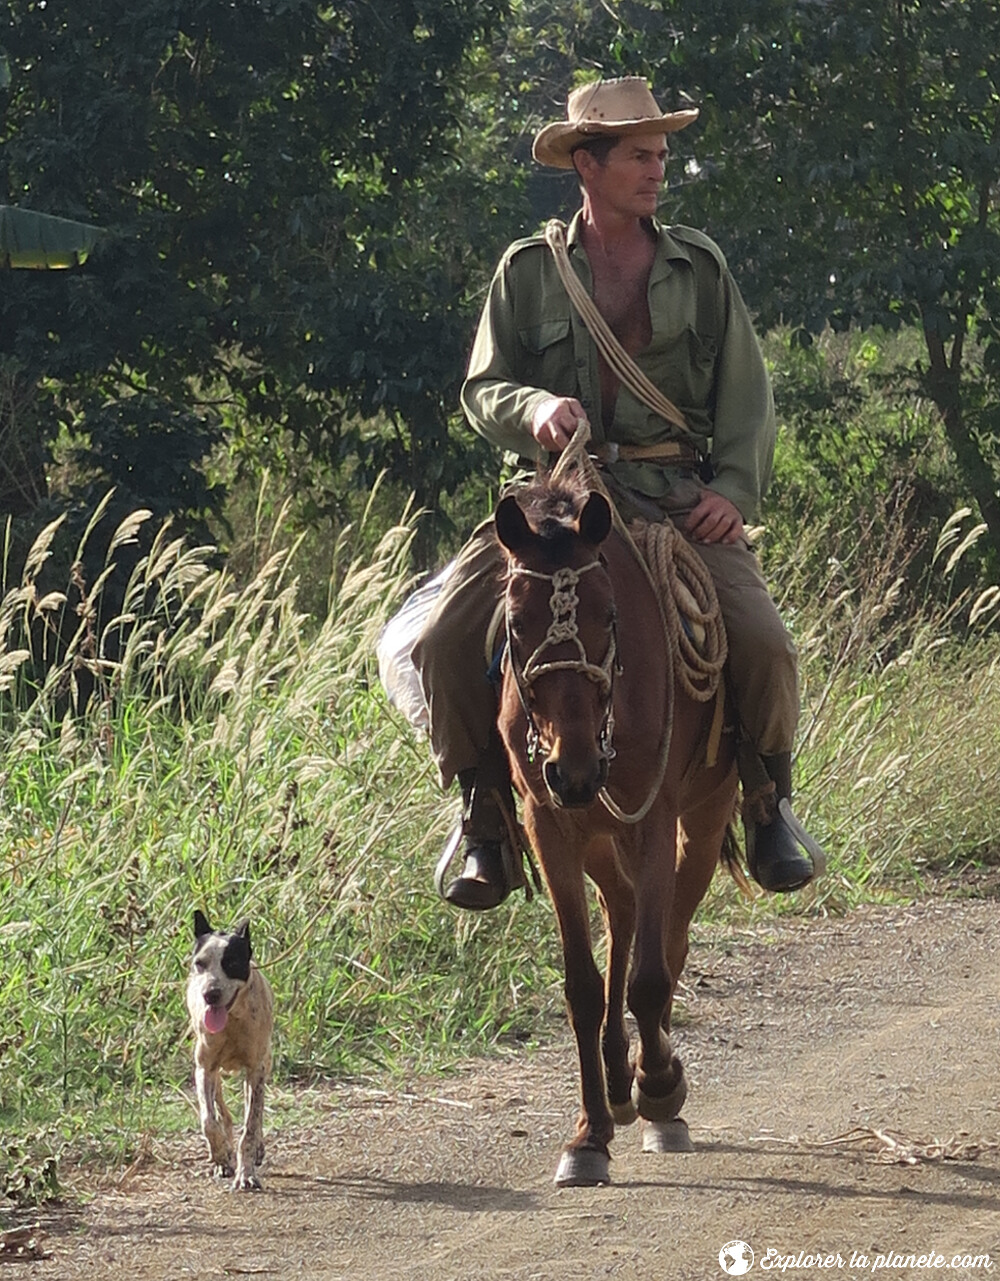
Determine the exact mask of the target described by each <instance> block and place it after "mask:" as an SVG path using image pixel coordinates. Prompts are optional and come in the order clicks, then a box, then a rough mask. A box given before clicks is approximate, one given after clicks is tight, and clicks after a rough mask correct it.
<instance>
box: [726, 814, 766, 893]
mask: <svg viewBox="0 0 1000 1281" xmlns="http://www.w3.org/2000/svg"><path fill="white" fill-rule="evenodd" d="M738 821H739V820H738V819H737V818H736V816H735V814H734V815H733V817H732V819H731V820H730V822H729V824H728V826H727V827H726V834H725V836H723V838H722V849H721V850H720V851H719V862H720V863H722V864H723V865H724V867H725V869H726V871H727V872H728V873H729V875H730V876H731V877H732V878H733V880H734V881H735V882H736V884H737V886H738V887H739V890H740V893H741V894H742V895H743V896H744V897H745V898H748V899H755V898H756V897H757V893H756V891H755V890H754V888H753V886H752V885H751V884H750V881H749V879H748V878H747V874H746V871H745V867H746V862H745V859H744V858H743V851H742V849H741V848H740V839H739V837H738V836H737V826H736V825H737V823H738Z"/></svg>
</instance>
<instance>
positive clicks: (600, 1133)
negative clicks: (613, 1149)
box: [536, 844, 615, 1186]
mask: <svg viewBox="0 0 1000 1281" xmlns="http://www.w3.org/2000/svg"><path fill="white" fill-rule="evenodd" d="M536 848H538V850H539V853H540V856H541V862H542V867H543V870H544V872H545V877H546V880H547V882H548V886H549V892H550V894H551V895H552V902H553V904H554V905H555V909H556V915H557V917H558V920H559V934H560V938H561V940H562V950H563V965H564V973H565V976H566V979H565V988H564V990H565V993H566V1005H567V1009H568V1012H569V1019H570V1023H571V1025H572V1027H573V1033H574V1036H575V1037H576V1046H577V1053H578V1055H579V1060H580V1087H581V1111H580V1116H579V1119H578V1121H577V1128H576V1134H575V1136H574V1137H573V1138H572V1139H571V1140H570V1142H569V1143H568V1144H567V1145H566V1148H565V1150H564V1151H563V1155H562V1159H561V1161H560V1162H559V1167H558V1169H557V1171H556V1183H558V1184H560V1185H561V1186H591V1185H593V1184H597V1183H607V1182H608V1178H609V1174H608V1171H609V1168H610V1153H609V1151H608V1144H609V1143H610V1142H611V1139H612V1136H613V1135H614V1130H615V1127H614V1121H613V1120H612V1117H611V1112H610V1111H609V1109H608V1100H607V1093H606V1087H605V1082H604V1064H603V1062H602V1060H601V1048H600V1036H601V1025H602V1023H603V1022H604V984H603V982H602V980H601V975H600V971H599V970H598V968H597V966H596V965H595V963H594V957H593V952H592V950H591V939H590V923H589V919H588V912H587V896H586V890H585V888H584V881H583V870H582V868H581V867H580V865H579V862H575V860H573V859H570V858H566V857H564V858H563V859H562V860H559V859H553V858H552V857H551V855H550V856H549V857H548V858H546V856H545V848H546V847H545V845H544V844H539V845H537V846H536ZM553 864H555V866H553Z"/></svg>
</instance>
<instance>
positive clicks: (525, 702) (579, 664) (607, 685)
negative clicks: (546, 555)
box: [504, 560, 621, 762]
mask: <svg viewBox="0 0 1000 1281" xmlns="http://www.w3.org/2000/svg"><path fill="white" fill-rule="evenodd" d="M599 568H603V561H600V560H592V561H589V562H588V563H587V564H586V565H582V566H581V567H580V568H579V569H571V568H569V567H564V568H562V569H557V570H555V572H554V573H551V574H544V573H540V572H539V571H538V570H535V569H527V568H526V567H525V566H524V565H516V564H514V563H513V562H511V564H510V566H509V568H508V578H513V577H515V576H517V575H520V576H522V577H524V578H535V579H539V580H541V581H542V582H546V583H549V584H550V585H551V591H550V593H549V611H550V612H551V614H552V621H551V623H550V624H549V627H548V631H547V632H546V633H545V635H544V636H543V637H542V640H541V642H540V643H539V644H538V645H537V646H536V648H535V650H534V651H533V653H532V654H531V656H530V658H529V659H528V660H527V662H526V663H523V664H521V663H519V662H518V657H517V651H516V650H515V648H514V637H513V632H512V628H511V610H510V596H509V593H508V595H507V598H506V601H505V605H504V626H505V629H506V634H507V657H508V661H509V663H510V670H511V674H512V675H513V677H514V688H515V689H516V690H517V696H518V699H519V701H520V703H521V708H522V710H523V712H524V716H525V720H526V722H527V725H528V730H527V754H528V760H529V762H534V760H535V758H536V756H541V757H542V759H543V760H544V759H545V757H546V756H548V755H549V753H550V751H551V750H552V749H551V747H550V746H549V745H548V744H546V743H544V742H543V741H542V736H541V733H540V732H539V729H538V725H537V723H536V721H535V716H534V712H533V711H532V709H531V687H532V685H534V683H535V681H537V680H538V679H539V677H541V676H544V675H546V674H547V673H549V672H578V673H579V674H580V675H581V676H585V677H586V678H587V679H588V680H591V681H593V682H594V684H595V685H597V686H599V687H600V690H601V693H602V695H603V697H604V716H603V720H602V723H601V731H600V734H599V735H598V748H599V751H600V754H601V757H602V758H603V759H604V760H605V761H611V760H613V759H614V755H615V749H614V747H613V746H612V737H613V735H614V692H615V675H616V674H617V673H618V672H620V671H621V667H620V665H619V662H618V636H617V632H616V628H615V622H614V620H613V619H612V621H611V623H610V625H609V627H608V648H607V651H606V653H605V655H604V658H603V659H602V660H601V662H600V663H593V662H591V661H590V658H589V656H588V654H587V651H586V648H585V647H584V644H583V641H582V640H581V639H580V632H579V628H578V626H577V618H576V612H577V606H578V605H579V603H580V598H579V596H578V595H577V591H576V589H577V586H578V584H579V582H580V579H581V578H582V577H583V575H584V574H586V573H588V572H589V571H590V570H592V569H599ZM567 643H569V644H574V645H575V646H576V649H577V653H578V655H579V657H577V658H564V659H555V660H551V661H548V662H546V661H544V660H543V655H544V654H545V653H546V651H547V650H549V649H553V648H554V647H555V646H556V645H563V644H567Z"/></svg>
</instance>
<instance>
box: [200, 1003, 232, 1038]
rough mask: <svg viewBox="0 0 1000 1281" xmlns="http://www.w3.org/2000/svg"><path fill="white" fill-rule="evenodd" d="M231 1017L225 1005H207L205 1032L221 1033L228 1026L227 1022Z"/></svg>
mask: <svg viewBox="0 0 1000 1281" xmlns="http://www.w3.org/2000/svg"><path fill="white" fill-rule="evenodd" d="M228 1018H229V1015H228V1014H227V1013H226V1007H225V1006H224V1005H206V1006H205V1031H206V1032H221V1031H222V1029H223V1028H224V1027H225V1026H226V1020H227V1019H228Z"/></svg>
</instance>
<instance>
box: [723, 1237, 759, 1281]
mask: <svg viewBox="0 0 1000 1281" xmlns="http://www.w3.org/2000/svg"><path fill="white" fill-rule="evenodd" d="M719 1267H720V1268H721V1269H722V1270H723V1272H725V1273H727V1274H728V1275H729V1276H731V1277H741V1276H743V1274H744V1273H745V1272H749V1271H750V1269H751V1268H752V1267H753V1250H751V1249H750V1247H749V1246H748V1245H747V1243H746V1242H745V1241H727V1242H726V1244H725V1245H724V1246H723V1247H722V1249H721V1250H720V1251H719Z"/></svg>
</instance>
